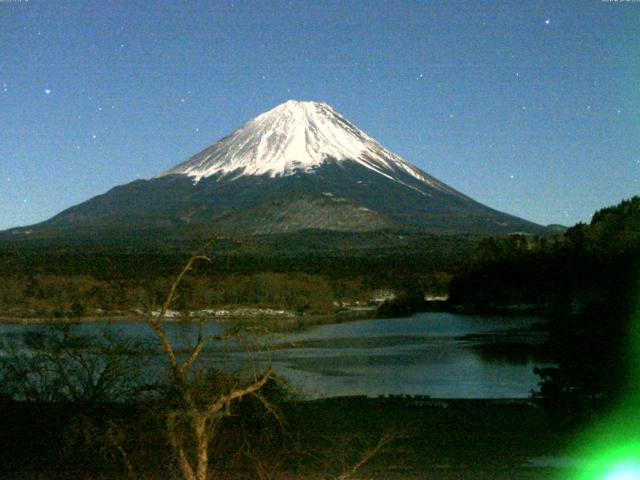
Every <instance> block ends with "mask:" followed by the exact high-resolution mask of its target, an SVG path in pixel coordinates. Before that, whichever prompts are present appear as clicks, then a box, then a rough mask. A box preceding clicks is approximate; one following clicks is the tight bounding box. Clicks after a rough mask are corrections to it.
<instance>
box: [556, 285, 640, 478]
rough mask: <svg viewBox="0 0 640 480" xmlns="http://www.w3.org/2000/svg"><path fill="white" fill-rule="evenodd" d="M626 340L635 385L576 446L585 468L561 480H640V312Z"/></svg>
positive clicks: (563, 476)
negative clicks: (615, 407) (612, 411)
mask: <svg viewBox="0 0 640 480" xmlns="http://www.w3.org/2000/svg"><path fill="white" fill-rule="evenodd" d="M637 298H638V299H640V295H639V296H638V297H637ZM626 340H628V354H629V355H628V360H627V361H628V365H627V368H628V369H629V371H628V372H629V374H630V375H629V376H628V378H630V379H632V380H631V382H632V383H631V384H630V385H629V386H628V390H627V393H626V395H625V398H623V399H621V401H620V402H619V404H618V408H617V409H616V410H615V412H614V413H612V414H611V415H609V416H608V417H606V418H604V419H601V420H599V421H597V422H596V423H595V424H594V425H593V426H592V427H591V428H590V429H589V430H588V431H587V432H586V433H585V434H584V435H582V436H581V439H580V440H578V441H577V442H576V443H575V444H574V448H573V449H572V450H573V451H572V454H571V456H574V457H577V458H579V459H581V460H582V461H583V462H584V465H583V467H581V468H579V469H578V470H577V471H574V472H573V473H574V474H573V475H568V472H566V471H565V472H561V475H560V477H558V480H560V479H562V480H567V479H568V478H569V479H570V480H640V308H636V309H635V315H634V316H633V321H632V325H631V329H630V331H629V337H628V338H627V339H626Z"/></svg>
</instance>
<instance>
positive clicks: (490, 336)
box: [0, 313, 548, 398]
mask: <svg viewBox="0 0 640 480" xmlns="http://www.w3.org/2000/svg"><path fill="white" fill-rule="evenodd" d="M539 322H540V319H538V318H533V317H531V318H508V317H499V316H474V315H454V314H449V313H421V314H418V315H415V316H412V317H409V318H394V319H380V320H361V321H354V322H348V323H341V324H335V325H323V326H318V327H312V328H309V329H307V330H305V331H302V332H296V333H288V334H279V335H276V334H270V335H251V336H245V337H243V341H242V342H237V341H224V342H214V343H213V344H212V345H211V347H209V348H207V349H206V350H205V351H204V352H203V354H202V358H201V364H205V365H210V366H214V367H217V368H222V369H225V370H234V369H237V368H238V367H239V366H240V365H246V364H247V362H246V360H247V352H246V350H247V349H251V350H253V349H254V348H255V346H256V345H258V344H259V345H261V348H260V350H261V351H260V352H254V353H252V354H251V358H252V359H253V361H255V362H256V363H257V364H258V366H259V367H261V366H264V365H265V364H266V363H271V364H272V365H273V368H274V370H275V372H276V373H277V374H278V375H280V376H282V377H284V378H286V379H287V380H288V381H289V382H290V383H291V384H292V385H293V386H294V387H295V388H296V389H299V390H300V391H301V393H302V394H303V395H304V396H306V397H310V398H317V397H331V396H341V395H368V396H378V395H385V394H396V395H397V394H409V395H430V396H432V397H440V398H518V397H519V398H522V397H527V396H529V394H530V393H531V390H533V389H535V388H536V387H537V382H538V377H537V376H536V375H535V374H534V372H533V369H534V367H536V366H544V365H547V364H548V362H545V361H544V359H543V358H542V357H540V356H539V355H537V353H536V351H537V348H538V347H537V346H538V345H540V344H541V343H542V341H543V340H544V337H543V335H542V334H541V333H537V331H536V330H535V329H534V328H533V327H534V326H535V325H536V324H538V323H539ZM166 325H167V330H168V331H169V333H170V336H171V338H172V339H173V341H174V342H175V343H176V344H179V345H186V344H188V343H189V339H193V338H194V337H195V334H196V330H197V328H196V326H195V325H194V324H186V323H179V322H174V323H167V324H166ZM105 326H106V328H109V329H115V330H117V331H119V332H120V334H121V335H127V336H132V337H135V338H149V339H150V341H154V338H153V334H152V333H151V332H150V329H149V327H148V326H147V325H146V324H144V323H122V322H121V323H113V324H106V325H105V324H99V323H98V324H84V325H81V326H80V327H79V328H80V329H81V330H83V331H86V332H87V333H91V332H94V331H99V330H100V329H101V328H105ZM26 328H34V327H31V326H28V327H27V326H20V325H2V326H0V334H2V335H5V336H7V335H8V336H11V334H15V333H19V332H20V331H22V330H24V329H26ZM221 331H222V329H221V327H220V325H218V324H214V323H208V324H207V332H206V333H207V334H212V333H220V332H221ZM161 360H162V359H161V358H160V357H159V358H158V361H159V362H160V361H161Z"/></svg>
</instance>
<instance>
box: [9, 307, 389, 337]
mask: <svg viewBox="0 0 640 480" xmlns="http://www.w3.org/2000/svg"><path fill="white" fill-rule="evenodd" d="M219 312H223V314H220V313H219ZM377 312H378V309H377V307H360V308H354V309H345V310H341V311H337V312H331V313H304V314H300V313H297V312H292V311H288V310H272V309H259V308H250V307H243V308H238V309H217V310H206V311H196V312H176V311H170V312H168V313H167V315H166V316H165V320H164V321H166V322H197V321H199V320H200V319H202V320H205V321H207V322H212V323H219V324H221V325H225V326H229V327H234V326H240V325H242V326H247V327H251V326H258V325H259V326H261V327H264V328H267V329H272V330H278V331H290V330H299V329H303V328H307V327H311V326H314V325H326V324H337V323H344V322H349V321H354V320H366V319H374V318H377ZM154 313H156V314H157V312H154ZM216 313H217V314H216ZM147 318H149V317H148V315H146V314H144V313H142V312H139V311H130V312H126V313H124V312H117V313H116V312H114V313H106V312H105V313H104V314H100V315H90V316H83V317H59V318H58V317H35V316H33V317H26V316H25V317H18V316H8V315H0V325H47V324H62V323H72V324H74V323H82V324H89V323H109V322H111V323H142V322H145V321H146V320H147Z"/></svg>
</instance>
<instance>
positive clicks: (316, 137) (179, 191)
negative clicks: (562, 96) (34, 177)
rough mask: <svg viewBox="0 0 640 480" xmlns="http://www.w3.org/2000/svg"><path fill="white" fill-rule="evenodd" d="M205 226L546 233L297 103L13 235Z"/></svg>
mask: <svg viewBox="0 0 640 480" xmlns="http://www.w3.org/2000/svg"><path fill="white" fill-rule="evenodd" d="M203 228H205V229H206V230H207V231H210V232H211V233H221V234H233V235H260V234H279V233H289V232H298V231H301V230H310V229H312V230H325V231H343V232H367V231H375V230H403V231H419V232H425V233H436V234H438V233H442V234H460V233H463V234H467V233H469V234H496V233H511V232H530V233H538V232H542V231H543V230H544V227H541V226H539V225H536V224H534V223H531V222H528V221H526V220H523V219H520V218H518V217H515V216H512V215H508V214H506V213H502V212H499V211H496V210H493V209H491V208H489V207H487V206H485V205H482V204H481V203H478V202H476V201H475V200H473V199H471V198H469V197H468V196H466V195H464V194H462V193H460V192H458V191H456V190H455V189H453V188H452V187H450V186H448V185H446V184H444V183H442V182H441V181H439V180H437V179H435V178H434V177H432V176H430V175H428V174H427V173H425V172H423V171H422V170H420V169H419V168H417V167H416V166H414V165H412V164H411V163H409V162H407V161H405V160H404V159H402V158H400V157H399V156H398V155H396V154H394V153H393V152H391V151H389V150H387V149H386V148H384V147H383V146H382V145H381V144H380V143H378V142H377V141H376V140H374V139H373V138H371V137H369V136H368V135H367V134H366V133H364V132H363V131H362V130H360V129H359V128H357V127H356V126H355V125H354V124H352V123H351V122H350V121H348V120H347V119H346V118H345V117H343V116H342V115H341V114H339V113H338V112H336V111H335V110H334V109H333V108H331V107H330V106H329V105H327V104H326V103H317V102H307V101H304V102H303V101H294V100H290V101H288V102H286V103H283V104H281V105H279V106H277V107H275V108H273V109H272V110H269V111H268V112H266V113H263V114H261V115H259V116H258V117H256V118H254V119H253V120H251V121H250V122H248V123H246V124H245V125H244V126H242V127H240V128H239V129H237V130H235V131H234V132H233V133H231V134H230V135H228V136H227V137H225V138H223V139H222V140H220V141H218V142H217V143H215V144H214V145H212V146H210V147H208V148H206V149H205V150H203V151H201V152H200V153H198V154H196V155H194V156H192V157H191V158H189V159H188V160H186V161H185V162H183V163H181V164H179V165H177V166H176V167H174V168H172V169H170V170H168V171H166V172H164V173H161V174H160V175H158V176H157V177H155V178H152V179H149V180H137V181H134V182H131V183H129V184H126V185H122V186H118V187H115V188H113V189H111V190H110V191H108V192H106V193H104V194H102V195H98V196H96V197H94V198H92V199H90V200H88V201H86V202H84V203H81V204H79V205H77V206H74V207H71V208H69V209H67V210H65V211H63V212H61V213H59V214H58V215H56V216H54V217H53V218H51V219H49V220H47V221H45V222H43V223H40V224H37V225H33V226H30V227H21V228H18V229H13V230H11V231H10V232H11V234H13V235H19V234H28V235H34V236H39V235H38V234H41V235H45V234H46V232H48V234H51V233H54V232H57V233H58V234H63V233H65V232H66V233H69V232H75V233H77V232H83V231H84V232H93V234H99V232H101V231H114V230H126V231H136V230H139V231H142V230H147V231H158V229H160V230H163V229H173V230H174V231H177V230H181V231H185V232H188V231H189V230H190V229H193V230H197V229H200V230H202V229H203Z"/></svg>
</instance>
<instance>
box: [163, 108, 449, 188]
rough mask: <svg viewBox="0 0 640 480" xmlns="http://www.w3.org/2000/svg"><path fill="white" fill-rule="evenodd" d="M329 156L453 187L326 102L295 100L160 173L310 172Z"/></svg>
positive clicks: (238, 174)
mask: <svg viewBox="0 0 640 480" xmlns="http://www.w3.org/2000/svg"><path fill="white" fill-rule="evenodd" d="M327 161H337V162H344V161H350V162H355V163H357V164H359V165H361V166H363V167H366V168H367V169H369V170H372V171H374V172H376V173H378V174H380V175H383V176H385V177H387V178H389V179H391V180H394V181H396V182H399V183H402V184H405V182H403V180H402V179H401V178H400V177H401V176H400V175H399V173H401V172H403V173H404V174H408V175H410V176H411V177H414V178H415V179H417V180H419V181H421V182H424V183H426V184H427V185H429V186H430V187H432V188H436V189H438V190H441V191H447V192H453V190H452V189H450V188H449V187H448V186H446V185H444V184H443V183H441V182H439V181H437V180H436V179H434V178H432V177H430V176H429V175H426V174H425V173H424V172H422V171H420V170H419V169H418V168H416V167H414V166H413V165H411V164H410V163H408V162H406V161H405V160H403V159H402V158H400V157H399V156H398V155H395V154H394V153H393V152H390V151H389V150H387V149H386V148H384V147H383V146H382V145H380V143H378V142H377V141H376V140H374V139H373V138H371V137H370V136H368V135H367V134H366V133H364V132H363V131H362V130H360V129H359V128H358V127H356V126H355V125H354V124H352V123H351V122H349V121H348V120H347V119H346V118H345V117H343V116H342V115H340V114H339V113H338V112H336V111H335V110H334V109H333V108H331V107H330V106H329V105H327V104H326V103H319V102H308V101H297V100H289V101H288V102H285V103H282V104H280V105H278V106H277V107H275V108H273V109H271V110H269V111H268V112H265V113H263V114H261V115H259V116H257V117H256V118H254V119H253V120H251V121H250V122H248V123H246V124H245V125H244V126H242V127H240V128H239V129H237V130H236V131H234V132H233V133H231V134H230V135H228V136H227V137H225V138H223V139H222V140H220V141H219V142H217V143H216V144H214V145H212V146H211V147H209V148H207V149H205V150H203V151H202V152H200V153H198V154H196V155H194V156H193V157H191V158H189V159H188V160H187V161H186V162H184V163H181V164H180V165H178V166H176V167H174V168H172V169H171V170H169V171H167V172H165V173H163V174H161V175H160V176H164V175H171V174H183V175H188V176H189V177H192V178H193V179H194V181H195V182H196V183H197V182H199V181H200V180H201V179H202V178H206V177H210V176H212V175H221V176H223V177H226V178H228V179H236V178H238V177H241V176H246V175H253V176H257V175H268V176H269V177H280V176H288V175H293V174H295V173H300V172H306V173H310V172H313V170H314V169H316V168H317V167H319V166H321V165H322V164H324V163H325V162H327ZM411 188H415V187H411Z"/></svg>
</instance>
